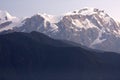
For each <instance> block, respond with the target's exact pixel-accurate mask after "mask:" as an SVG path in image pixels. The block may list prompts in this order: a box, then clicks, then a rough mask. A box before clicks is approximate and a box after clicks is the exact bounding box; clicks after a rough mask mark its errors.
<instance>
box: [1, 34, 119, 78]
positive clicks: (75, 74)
mask: <svg viewBox="0 0 120 80" xmlns="http://www.w3.org/2000/svg"><path fill="white" fill-rule="evenodd" d="M69 43H70V42H66V41H64V42H63V41H60V40H54V39H51V38H49V37H47V36H45V35H43V34H41V33H38V32H31V33H18V32H14V33H9V34H5V35H0V80H120V55H119V54H117V53H112V52H98V51H94V50H88V49H85V48H83V47H82V46H81V47H75V45H74V46H73V45H72V44H73V43H72V44H69Z"/></svg>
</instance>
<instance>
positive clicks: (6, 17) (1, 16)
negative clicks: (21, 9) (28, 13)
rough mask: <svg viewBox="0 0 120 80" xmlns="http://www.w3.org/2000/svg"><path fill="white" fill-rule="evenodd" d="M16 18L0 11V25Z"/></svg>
mask: <svg viewBox="0 0 120 80" xmlns="http://www.w3.org/2000/svg"><path fill="white" fill-rule="evenodd" d="M15 18H16V17H14V16H11V15H10V14H9V13H8V12H7V11H1V10H0V23H3V22H6V21H11V20H13V19H15Z"/></svg>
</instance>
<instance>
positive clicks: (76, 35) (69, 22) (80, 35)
mask: <svg viewBox="0 0 120 80" xmlns="http://www.w3.org/2000/svg"><path fill="white" fill-rule="evenodd" d="M32 31H37V32H41V33H43V34H45V35H48V36H49V37H51V38H54V39H60V40H69V41H73V42H75V43H79V44H81V45H84V46H87V47H89V48H93V49H98V50H104V51H111V52H120V43H119V41H120V23H119V22H118V21H116V20H114V19H113V18H112V17H110V16H109V15H108V14H107V13H105V11H104V10H100V9H97V8H83V9H80V10H74V11H71V12H68V13H65V14H62V15H60V16H54V15H48V14H41V13H37V14H35V15H33V16H31V17H26V18H22V19H19V18H17V17H13V16H11V15H10V14H9V13H8V12H6V11H0V32H1V34H2V33H6V32H7V33H9V32H27V33H30V32H32Z"/></svg>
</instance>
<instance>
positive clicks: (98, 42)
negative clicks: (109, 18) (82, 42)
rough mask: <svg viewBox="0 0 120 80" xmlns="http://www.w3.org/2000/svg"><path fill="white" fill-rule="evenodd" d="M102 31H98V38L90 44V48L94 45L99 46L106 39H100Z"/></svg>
mask: <svg viewBox="0 0 120 80" xmlns="http://www.w3.org/2000/svg"><path fill="white" fill-rule="evenodd" d="M103 31H104V29H103ZM103 31H102V30H100V31H99V34H98V37H97V38H96V39H95V40H94V41H93V42H92V43H91V44H90V47H93V46H94V45H96V44H100V43H102V42H104V41H105V40H106V39H100V38H101V37H102V33H103Z"/></svg>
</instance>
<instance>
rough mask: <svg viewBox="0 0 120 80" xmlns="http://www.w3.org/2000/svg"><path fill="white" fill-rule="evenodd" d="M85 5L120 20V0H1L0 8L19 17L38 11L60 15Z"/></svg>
mask: <svg viewBox="0 0 120 80" xmlns="http://www.w3.org/2000/svg"><path fill="white" fill-rule="evenodd" d="M84 7H92V8H98V9H102V10H105V12H106V13H108V14H109V15H110V16H111V17H113V18H115V19H117V20H120V14H119V13H120V9H119V8H120V0H0V10H5V11H8V12H9V13H10V14H11V15H14V16H18V17H28V16H32V15H34V14H36V13H38V12H40V13H47V14H51V15H60V14H64V13H66V12H69V11H73V10H76V9H82V8H84Z"/></svg>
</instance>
